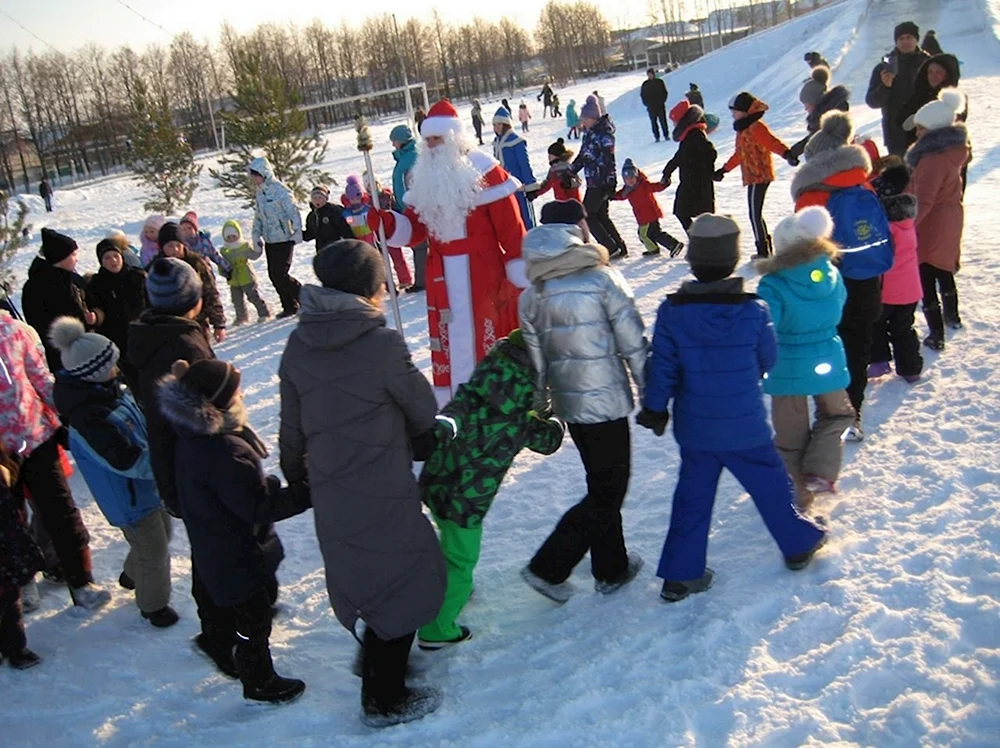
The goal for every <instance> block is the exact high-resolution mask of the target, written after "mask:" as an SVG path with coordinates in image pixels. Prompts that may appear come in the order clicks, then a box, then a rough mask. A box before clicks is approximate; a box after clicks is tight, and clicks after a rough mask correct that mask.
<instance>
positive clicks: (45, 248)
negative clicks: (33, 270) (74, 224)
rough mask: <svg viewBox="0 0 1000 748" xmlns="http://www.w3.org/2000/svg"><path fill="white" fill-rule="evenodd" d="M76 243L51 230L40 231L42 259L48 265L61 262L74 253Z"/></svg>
mask: <svg viewBox="0 0 1000 748" xmlns="http://www.w3.org/2000/svg"><path fill="white" fill-rule="evenodd" d="M76 250H77V246H76V242H75V241H74V240H73V239H71V238H70V237H68V236H66V235H65V234H60V233H59V232H58V231H53V230H52V229H42V257H44V258H45V261H46V262H48V263H49V264H50V265H55V264H56V263H57V262H62V261H63V260H65V259H66V258H67V257H69V256H70V255H71V254H73V253H74V252H76Z"/></svg>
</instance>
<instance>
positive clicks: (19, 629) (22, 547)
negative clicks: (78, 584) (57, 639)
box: [0, 449, 44, 658]
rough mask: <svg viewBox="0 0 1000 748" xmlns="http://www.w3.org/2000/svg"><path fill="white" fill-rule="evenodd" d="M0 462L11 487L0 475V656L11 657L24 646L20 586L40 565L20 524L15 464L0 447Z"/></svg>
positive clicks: (39, 557)
mask: <svg viewBox="0 0 1000 748" xmlns="http://www.w3.org/2000/svg"><path fill="white" fill-rule="evenodd" d="M0 465H3V466H4V467H5V468H6V469H7V470H8V471H9V472H10V480H11V481H12V482H13V483H14V485H13V486H9V485H7V482H6V481H5V480H4V479H3V477H0V547H2V548H3V553H0V658H4V657H15V656H17V655H18V654H20V653H21V651H22V650H23V649H24V648H25V647H26V646H27V645H28V639H27V636H26V635H25V632H24V617H23V614H22V611H21V587H23V586H24V585H26V584H27V583H28V582H30V581H31V580H32V579H34V577H35V574H36V573H37V572H38V571H40V570H41V569H42V568H43V566H44V559H43V557H42V552H41V550H40V549H39V548H38V546H37V545H36V544H35V541H34V540H33V539H32V537H31V533H30V531H29V530H28V527H27V526H26V525H25V523H24V497H23V496H22V495H21V491H20V490H19V488H18V486H17V476H16V467H15V464H14V462H13V461H12V460H11V459H10V457H9V455H7V454H6V453H5V451H4V450H3V449H0Z"/></svg>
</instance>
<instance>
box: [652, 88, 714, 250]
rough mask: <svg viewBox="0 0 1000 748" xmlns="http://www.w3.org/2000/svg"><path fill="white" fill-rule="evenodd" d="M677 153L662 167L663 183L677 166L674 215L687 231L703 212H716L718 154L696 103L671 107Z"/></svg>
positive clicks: (685, 103) (669, 178)
mask: <svg viewBox="0 0 1000 748" xmlns="http://www.w3.org/2000/svg"><path fill="white" fill-rule="evenodd" d="M670 119H671V121H672V122H674V133H673V138H674V140H675V141H677V142H679V143H680V145H679V146H678V147H677V153H675V154H674V157H673V158H672V159H670V160H669V161H668V162H667V165H666V166H664V167H663V179H662V181H663V183H664V184H667V185H669V184H670V182H671V179H672V178H673V174H674V172H675V171H677V170H678V169H679V170H680V175H681V181H680V184H678V185H677V191H676V192H675V193H674V215H675V216H677V220H678V221H680V223H681V226H683V227H684V230H685V231H687V230H688V229H689V228H691V224H692V223H693V222H694V219H695V218H697V217H698V216H700V215H701V214H702V213H714V212H715V180H714V179H713V175H714V173H715V159H716V156H717V155H718V154H716V152H715V146H714V145H712V141H711V140H709V139H708V135H707V134H706V131H707V129H708V126H707V125H706V124H705V112H704V111H703V110H702V108H701V107H700V106H697V105H696V104H688V103H687V102H686V101H681V102H678V104H677V105H676V106H674V108H673V109H671V110H670Z"/></svg>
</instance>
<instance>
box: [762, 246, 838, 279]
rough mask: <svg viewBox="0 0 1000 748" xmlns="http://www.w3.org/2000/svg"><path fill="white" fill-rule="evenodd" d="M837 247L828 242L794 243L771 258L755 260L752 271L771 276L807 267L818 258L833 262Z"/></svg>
mask: <svg viewBox="0 0 1000 748" xmlns="http://www.w3.org/2000/svg"><path fill="white" fill-rule="evenodd" d="M837 254H838V252H837V245H835V244H834V243H833V242H830V241H823V240H813V241H801V242H796V243H795V244H793V245H791V246H790V247H788V248H786V249H784V250H782V251H781V252H776V253H775V254H774V255H773V256H771V257H766V258H762V259H760V260H756V261H755V262H754V263H753V267H754V270H756V271H757V272H758V273H760V274H761V275H773V274H774V273H780V272H781V271H783V270H790V269H791V268H796V267H799V266H801V265H809V264H811V263H812V262H813V261H814V260H815V259H816V258H818V257H825V258H827V259H828V260H834V259H836V257H837Z"/></svg>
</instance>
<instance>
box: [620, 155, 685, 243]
mask: <svg viewBox="0 0 1000 748" xmlns="http://www.w3.org/2000/svg"><path fill="white" fill-rule="evenodd" d="M666 188H667V185H665V184H663V183H662V182H656V183H655V184H654V183H652V182H650V181H649V178H648V177H647V176H646V175H645V174H644V173H643V172H641V171H640V172H639V182H638V183H637V184H636V185H635V186H634V187H629V186H628V185H625V186H624V187H622V188H621V189H620V190H618V192H616V193H615V196H614V197H613V198H612V199H613V200H628V202H629V205H631V206H632V215H634V216H635V222H636V223H637V224H639V239H640V240H641V241H642V245H643V246H644V247H645V248H646V251H645V254H659V252H660V246H661V245H662V246H664V247H666V248H667V249H668V250H673V249H674V248H675V247H676V246H677V245H678V244H679V242H678V241H677V239H675V238H674V237H672V236H671V235H670V234H669V233H667V232H666V231H664V230H663V229H662V228H661V227H660V219H661V218H663V211H662V210H661V209H660V204H659V202H657V200H656V193H657V192H663V190H665V189H666Z"/></svg>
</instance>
